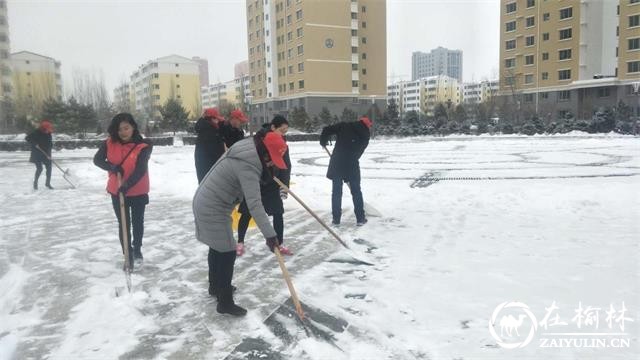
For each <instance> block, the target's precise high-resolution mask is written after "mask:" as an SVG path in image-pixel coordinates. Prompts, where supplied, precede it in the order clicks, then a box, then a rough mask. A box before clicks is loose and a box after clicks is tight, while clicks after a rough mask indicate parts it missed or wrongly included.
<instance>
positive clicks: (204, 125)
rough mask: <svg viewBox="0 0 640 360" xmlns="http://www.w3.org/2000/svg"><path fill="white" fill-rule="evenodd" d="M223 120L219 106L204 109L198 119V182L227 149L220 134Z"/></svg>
mask: <svg viewBox="0 0 640 360" xmlns="http://www.w3.org/2000/svg"><path fill="white" fill-rule="evenodd" d="M222 121H224V117H223V116H222V115H221V114H220V112H219V111H218V108H208V109H205V110H204V113H203V114H202V117H201V118H200V119H198V121H197V122H196V125H195V127H194V129H195V132H196V134H197V139H196V148H195V152H194V157H195V163H196V176H197V177H198V183H200V182H201V181H202V179H203V178H204V176H205V175H206V174H207V172H209V169H211V166H213V164H215V163H216V161H218V159H219V158H220V156H222V154H223V153H224V151H225V149H224V141H223V139H222V136H221V135H220V122H222Z"/></svg>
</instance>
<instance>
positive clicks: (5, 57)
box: [0, 1, 11, 100]
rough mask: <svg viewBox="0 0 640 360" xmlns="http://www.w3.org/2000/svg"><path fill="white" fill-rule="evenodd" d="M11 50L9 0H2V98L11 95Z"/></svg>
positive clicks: (0, 76)
mask: <svg viewBox="0 0 640 360" xmlns="http://www.w3.org/2000/svg"><path fill="white" fill-rule="evenodd" d="M10 51H11V46H10V42H9V18H8V14H7V2H6V1H0V100H3V99H5V96H6V97H10V96H11V64H10V59H9V53H10Z"/></svg>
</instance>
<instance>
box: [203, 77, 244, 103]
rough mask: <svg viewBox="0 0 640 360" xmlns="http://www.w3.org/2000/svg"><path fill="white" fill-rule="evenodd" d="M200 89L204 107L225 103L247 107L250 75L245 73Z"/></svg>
mask: <svg viewBox="0 0 640 360" xmlns="http://www.w3.org/2000/svg"><path fill="white" fill-rule="evenodd" d="M200 91H201V94H202V108H203V109H206V108H210V107H218V106H222V105H225V104H228V105H231V106H233V107H237V108H245V107H246V106H247V105H248V103H249V96H250V83H249V75H247V74H245V75H244V76H240V77H238V78H235V79H233V80H230V81H226V82H221V83H217V84H211V85H208V86H203V87H202V88H201V89H200ZM243 104H244V105H243Z"/></svg>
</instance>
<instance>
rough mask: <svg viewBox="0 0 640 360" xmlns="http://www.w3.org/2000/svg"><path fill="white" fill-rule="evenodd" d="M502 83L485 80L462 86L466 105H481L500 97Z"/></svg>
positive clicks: (463, 99)
mask: <svg viewBox="0 0 640 360" xmlns="http://www.w3.org/2000/svg"><path fill="white" fill-rule="evenodd" d="M499 89H500V82H499V81H498V80H485V81H480V82H474V83H465V84H463V85H462V101H463V102H464V103H465V104H480V103H483V102H486V101H488V100H489V99H491V98H492V97H494V96H497V95H498V90H499Z"/></svg>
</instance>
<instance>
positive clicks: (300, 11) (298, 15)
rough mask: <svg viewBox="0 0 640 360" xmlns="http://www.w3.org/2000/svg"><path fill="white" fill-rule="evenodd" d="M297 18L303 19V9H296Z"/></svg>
mask: <svg viewBox="0 0 640 360" xmlns="http://www.w3.org/2000/svg"><path fill="white" fill-rule="evenodd" d="M296 20H302V9H300V10H298V11H296Z"/></svg>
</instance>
